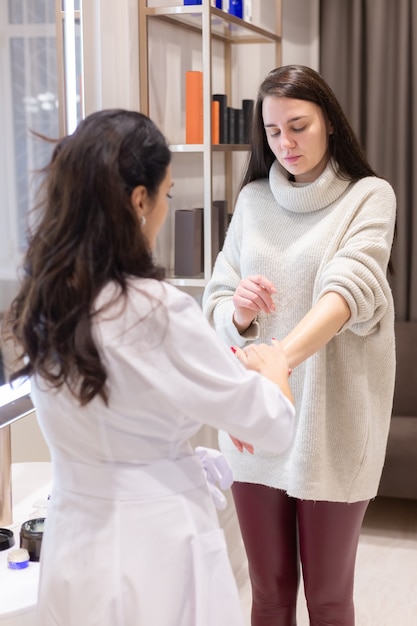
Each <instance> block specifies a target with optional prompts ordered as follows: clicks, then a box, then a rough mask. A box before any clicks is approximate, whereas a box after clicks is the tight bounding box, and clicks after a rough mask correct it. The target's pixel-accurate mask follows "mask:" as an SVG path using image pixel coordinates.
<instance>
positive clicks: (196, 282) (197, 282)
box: [166, 276, 206, 288]
mask: <svg viewBox="0 0 417 626" xmlns="http://www.w3.org/2000/svg"><path fill="white" fill-rule="evenodd" d="M166 280H167V282H168V283H171V285H175V286H176V287H198V288H201V287H205V286H206V281H205V279H204V278H186V277H185V276H184V277H183V278H181V277H179V276H175V277H169V276H168V277H167V279H166Z"/></svg>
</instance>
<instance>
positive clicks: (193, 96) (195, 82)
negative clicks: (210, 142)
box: [185, 71, 204, 144]
mask: <svg viewBox="0 0 417 626" xmlns="http://www.w3.org/2000/svg"><path fill="white" fill-rule="evenodd" d="M203 136H204V123H203V72H197V71H188V72H186V73H185V143H195V144H200V143H203Z"/></svg>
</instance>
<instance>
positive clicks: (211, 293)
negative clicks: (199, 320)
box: [203, 190, 259, 347]
mask: <svg viewBox="0 0 417 626" xmlns="http://www.w3.org/2000/svg"><path fill="white" fill-rule="evenodd" d="M244 196H245V191H244V190H243V191H241V192H240V194H239V197H238V200H237V203H236V207H235V210H234V213H233V217H232V220H231V222H230V226H229V228H228V231H227V235H226V239H225V242H224V245H223V249H222V250H221V251H220V253H219V255H218V256H217V259H216V263H215V265H214V268H213V273H212V276H211V279H210V280H209V282H208V284H207V286H206V288H205V290H204V294H203V313H204V315H205V317H206V318H207V320H208V321H209V323H210V325H211V326H212V327H213V328H214V329H215V330H216V332H217V335H218V336H219V337H220V338H221V339H222V340H223V341H224V342H225V343H226V344H227V345H229V346H231V345H235V346H239V347H244V346H245V345H246V344H247V343H249V342H251V341H254V340H256V339H258V337H259V325H258V323H257V321H256V320H255V321H253V322H252V324H251V325H250V326H249V328H248V329H247V330H246V331H245V332H244V333H242V334H240V333H239V331H238V330H237V328H236V326H235V325H234V323H233V313H234V306H233V301H232V298H233V294H234V292H235V291H236V288H237V286H238V284H239V282H240V280H241V279H242V274H241V270H240V250H241V241H242V212H243V209H244Z"/></svg>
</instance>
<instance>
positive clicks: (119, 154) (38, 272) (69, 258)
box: [6, 109, 171, 404]
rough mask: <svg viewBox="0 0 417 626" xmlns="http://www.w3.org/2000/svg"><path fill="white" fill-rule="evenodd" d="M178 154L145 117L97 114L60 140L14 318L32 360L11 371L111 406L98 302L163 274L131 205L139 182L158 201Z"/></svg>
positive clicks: (10, 326)
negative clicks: (99, 343)
mask: <svg viewBox="0 0 417 626" xmlns="http://www.w3.org/2000/svg"><path fill="white" fill-rule="evenodd" d="M170 160H171V153H170V150H169V148H168V146H167V143H166V140H165V138H164V137H163V135H162V134H161V132H160V131H159V130H158V128H157V127H156V126H155V124H154V123H153V122H152V121H151V120H150V119H149V118H148V117H146V116H145V115H143V114H141V113H137V112H133V111H125V110H120V109H116V110H105V111H100V112H97V113H93V114H91V115H89V116H88V117H87V118H86V119H85V120H83V121H82V122H81V123H80V124H79V126H78V127H77V129H76V130H75V132H74V133H73V134H72V135H70V136H68V137H65V138H64V139H62V140H61V141H59V142H58V143H57V145H56V146H55V149H54V152H53V155H52V158H51V161H50V163H49V165H48V166H47V167H46V168H45V170H44V171H43V184H42V186H41V189H40V196H39V198H40V200H39V202H38V204H37V206H36V208H35V217H36V215H38V217H37V219H36V225H35V227H34V228H33V229H32V230H33V232H32V233H30V234H29V242H28V249H27V252H26V255H25V260H24V265H23V276H22V282H21V287H20V291H19V293H18V295H17V297H16V298H15V299H14V301H13V303H12V305H11V308H10V311H9V313H8V316H7V318H6V320H7V328H6V332H7V331H8V332H9V333H11V335H12V336H13V338H14V340H15V342H16V343H17V344H18V346H20V348H21V352H22V354H21V356H22V357H23V359H24V365H23V366H22V367H20V369H19V370H18V371H17V372H15V373H14V375H13V376H12V379H13V378H16V377H18V376H30V375H32V374H34V373H36V374H39V375H40V376H42V377H43V378H44V379H45V380H46V381H47V382H48V383H49V384H50V385H52V386H53V387H60V386H61V385H63V384H67V385H68V387H69V388H70V390H71V391H72V393H73V394H74V395H75V396H76V397H77V398H79V400H80V403H81V404H87V403H88V402H89V401H90V400H91V399H92V398H94V397H95V396H96V395H97V394H98V395H99V396H101V397H102V399H103V400H104V401H105V402H107V392H106V385H105V383H106V379H107V374H106V370H105V367H104V366H103V364H102V362H101V361H100V357H99V353H98V350H97V347H96V345H95V343H94V339H93V336H92V331H91V316H92V309H93V303H94V301H95V299H96V297H97V295H98V294H99V292H100V291H101V289H102V288H103V286H104V285H106V284H107V283H108V282H109V281H114V282H115V283H117V284H118V285H119V286H120V292H121V294H126V291H127V280H128V276H136V277H145V278H154V279H157V280H162V279H163V278H164V271H163V269H162V268H160V267H158V266H157V265H155V262H154V260H153V258H152V253H151V251H150V249H149V246H148V242H147V240H146V239H145V237H144V236H143V234H142V231H141V228H140V224H139V220H138V216H137V213H136V211H135V209H134V208H133V206H132V203H131V193H132V191H133V189H134V188H135V187H136V186H138V185H143V186H145V187H146V189H147V192H148V195H149V196H150V197H151V198H152V197H155V196H156V194H157V192H158V189H159V186H160V184H161V182H162V181H163V179H164V177H165V175H166V170H167V167H168V165H169V163H170Z"/></svg>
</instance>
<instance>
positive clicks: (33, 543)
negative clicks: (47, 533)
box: [20, 517, 45, 561]
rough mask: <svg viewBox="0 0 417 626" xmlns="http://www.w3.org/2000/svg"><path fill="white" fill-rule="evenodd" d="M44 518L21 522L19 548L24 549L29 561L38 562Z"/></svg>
mask: <svg viewBox="0 0 417 626" xmlns="http://www.w3.org/2000/svg"><path fill="white" fill-rule="evenodd" d="M44 526H45V518H44V517H36V518H35V519H30V520H28V521H27V522H23V524H22V526H21V527H20V547H21V548H26V550H27V551H28V552H29V559H30V560H31V561H39V558H40V555H41V547H42V537H43V529H44Z"/></svg>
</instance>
